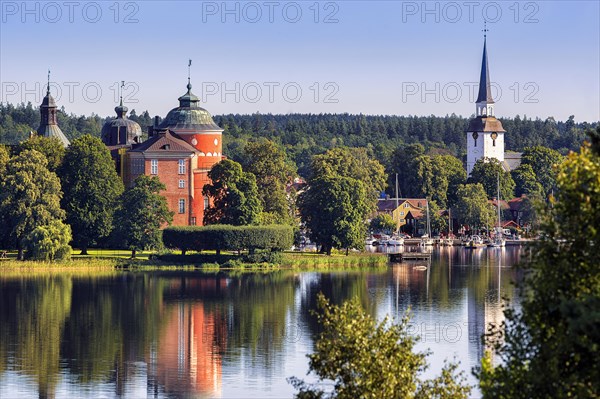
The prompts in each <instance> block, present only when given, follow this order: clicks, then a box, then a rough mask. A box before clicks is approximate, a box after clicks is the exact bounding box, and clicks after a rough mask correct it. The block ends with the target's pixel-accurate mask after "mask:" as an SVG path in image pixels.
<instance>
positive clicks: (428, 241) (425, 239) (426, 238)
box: [419, 200, 433, 246]
mask: <svg viewBox="0 0 600 399" xmlns="http://www.w3.org/2000/svg"><path fill="white" fill-rule="evenodd" d="M419 245H420V246H430V245H433V239H432V238H431V222H430V221H429V200H427V234H424V235H423V236H421V242H419Z"/></svg>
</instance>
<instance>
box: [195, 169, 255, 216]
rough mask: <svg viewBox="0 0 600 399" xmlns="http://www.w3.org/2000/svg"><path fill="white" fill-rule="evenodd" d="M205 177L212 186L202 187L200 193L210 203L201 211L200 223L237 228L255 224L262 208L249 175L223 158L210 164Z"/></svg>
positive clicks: (252, 178) (253, 180)
mask: <svg viewBox="0 0 600 399" xmlns="http://www.w3.org/2000/svg"><path fill="white" fill-rule="evenodd" d="M208 178H209V179H210V180H211V182H212V183H211V184H207V185H205V186H204V188H203V189H202V194H203V195H205V196H208V197H210V198H212V201H211V202H212V204H211V206H210V207H209V208H208V209H206V210H205V211H204V224H231V225H234V226H241V225H249V224H256V223H257V222H258V220H259V216H260V213H261V211H262V208H261V204H260V199H259V198H258V187H257V186H256V178H255V177H254V175H253V174H252V173H247V172H244V171H242V166H241V165H240V164H239V163H237V162H235V161H232V160H230V159H224V160H222V161H221V162H219V163H217V164H215V165H213V167H212V168H211V170H210V171H209V172H208Z"/></svg>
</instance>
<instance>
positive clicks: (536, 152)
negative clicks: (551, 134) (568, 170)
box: [521, 146, 564, 195]
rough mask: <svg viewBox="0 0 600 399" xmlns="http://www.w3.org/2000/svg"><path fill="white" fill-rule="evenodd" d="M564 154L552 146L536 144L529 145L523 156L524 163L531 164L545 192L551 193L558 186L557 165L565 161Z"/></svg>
mask: <svg viewBox="0 0 600 399" xmlns="http://www.w3.org/2000/svg"><path fill="white" fill-rule="evenodd" d="M563 159H564V158H563V156H562V155H560V153H558V151H556V150H553V149H551V148H547V147H542V146H534V147H527V148H525V150H524V151H523V155H522V156H521V164H522V165H531V167H532V169H533V170H534V171H535V174H536V176H537V180H538V182H539V183H540V184H541V185H542V188H543V189H544V193H545V194H546V195H550V194H551V192H552V190H553V189H554V187H555V186H556V171H555V169H554V168H555V167H556V166H558V165H559V164H560V163H561V162H562V161H563Z"/></svg>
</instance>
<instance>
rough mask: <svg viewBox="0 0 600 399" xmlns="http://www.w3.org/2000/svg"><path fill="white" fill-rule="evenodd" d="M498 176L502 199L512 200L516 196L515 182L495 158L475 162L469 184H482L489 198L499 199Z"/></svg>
mask: <svg viewBox="0 0 600 399" xmlns="http://www.w3.org/2000/svg"><path fill="white" fill-rule="evenodd" d="M498 176H500V197H502V198H501V199H503V200H506V201H508V200H510V199H512V198H514V196H515V182H514V181H513V179H512V177H511V176H510V173H509V172H506V171H505V170H504V168H503V167H502V164H501V163H500V161H498V160H497V159H495V158H483V159H480V160H478V161H477V162H475V166H473V170H472V171H471V176H470V177H469V179H468V180H467V183H481V184H482V185H483V188H484V189H485V192H486V194H487V197H488V198H496V197H498Z"/></svg>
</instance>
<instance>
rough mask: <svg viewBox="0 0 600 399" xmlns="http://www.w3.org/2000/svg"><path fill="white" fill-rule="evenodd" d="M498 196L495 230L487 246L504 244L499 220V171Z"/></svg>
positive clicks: (497, 246) (493, 246) (495, 246)
mask: <svg viewBox="0 0 600 399" xmlns="http://www.w3.org/2000/svg"><path fill="white" fill-rule="evenodd" d="M497 189H498V196H497V197H496V208H497V209H498V226H496V231H495V233H494V236H493V237H492V240H491V241H490V243H489V244H488V247H492V248H502V247H504V246H506V240H505V239H504V232H503V231H502V222H501V220H500V173H498V185H497Z"/></svg>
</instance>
